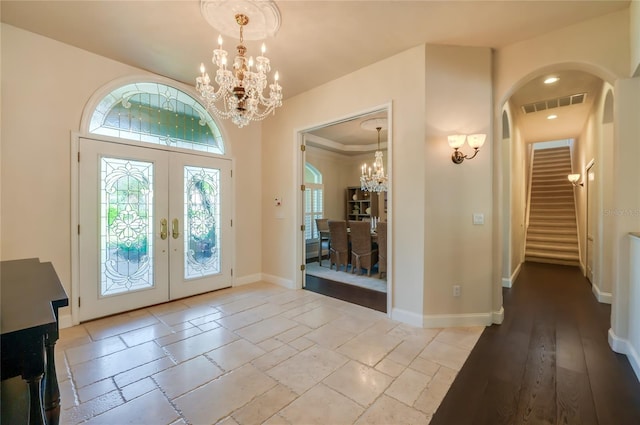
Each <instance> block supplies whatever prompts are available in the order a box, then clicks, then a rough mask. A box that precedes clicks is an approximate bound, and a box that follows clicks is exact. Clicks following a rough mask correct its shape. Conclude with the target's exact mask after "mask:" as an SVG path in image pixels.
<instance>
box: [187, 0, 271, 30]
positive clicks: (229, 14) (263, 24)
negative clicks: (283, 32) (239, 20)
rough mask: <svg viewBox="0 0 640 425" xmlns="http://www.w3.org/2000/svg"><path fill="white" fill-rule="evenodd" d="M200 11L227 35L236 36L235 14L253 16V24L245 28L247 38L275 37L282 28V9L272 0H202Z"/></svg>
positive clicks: (214, 26)
mask: <svg viewBox="0 0 640 425" xmlns="http://www.w3.org/2000/svg"><path fill="white" fill-rule="evenodd" d="M200 12H201V13H202V16H203V17H204V19H205V20H206V21H207V23H209V25H211V26H212V27H213V28H214V29H216V30H218V31H220V33H221V34H222V35H225V36H227V37H236V36H237V34H238V26H237V25H236V20H235V16H236V15H245V16H249V17H251V25H250V26H247V27H246V28H244V39H245V40H263V39H265V38H267V37H273V36H275V35H276V33H277V32H278V30H279V29H280V10H279V9H278V6H276V4H275V2H273V1H271V0H254V1H249V0H202V1H201V3H200Z"/></svg>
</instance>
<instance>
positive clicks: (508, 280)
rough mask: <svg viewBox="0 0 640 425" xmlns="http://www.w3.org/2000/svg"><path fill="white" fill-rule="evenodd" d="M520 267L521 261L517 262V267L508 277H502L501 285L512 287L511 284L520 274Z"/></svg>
mask: <svg viewBox="0 0 640 425" xmlns="http://www.w3.org/2000/svg"><path fill="white" fill-rule="evenodd" d="M521 268H522V263H520V264H518V267H516V269H515V270H514V271H513V273H511V276H509V278H504V277H503V278H502V287H503V288H513V284H514V283H515V281H516V279H517V278H518V275H519V274H520V269H521Z"/></svg>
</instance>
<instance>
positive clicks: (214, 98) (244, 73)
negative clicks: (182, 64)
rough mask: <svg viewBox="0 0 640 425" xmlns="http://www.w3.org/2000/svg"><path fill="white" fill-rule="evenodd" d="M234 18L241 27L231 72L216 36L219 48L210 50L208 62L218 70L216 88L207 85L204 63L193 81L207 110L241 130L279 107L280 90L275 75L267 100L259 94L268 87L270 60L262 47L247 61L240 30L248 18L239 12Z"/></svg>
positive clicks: (220, 41)
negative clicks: (231, 122) (228, 120)
mask: <svg viewBox="0 0 640 425" xmlns="http://www.w3.org/2000/svg"><path fill="white" fill-rule="evenodd" d="M235 18H236V22H237V24H238V25H239V26H240V44H238V46H237V47H236V51H237V56H236V57H235V59H234V61H233V64H232V69H227V55H228V54H227V52H226V50H223V49H222V36H218V48H217V49H215V50H214V51H213V58H212V59H211V62H213V64H214V65H215V66H217V67H218V70H217V71H216V76H215V79H214V81H215V84H217V89H216V88H214V86H212V85H211V84H210V83H211V79H210V78H209V74H207V73H206V70H205V67H204V64H201V65H200V73H201V74H202V75H201V76H200V77H198V78H196V90H197V91H198V93H200V96H202V99H203V100H204V102H205V104H206V107H207V109H208V110H209V111H211V112H212V113H214V114H215V115H216V116H218V117H220V118H223V119H227V118H231V121H233V123H234V124H236V125H237V126H238V127H240V128H242V127H244V126H245V125H247V124H249V122H251V121H259V120H262V119H264V118H265V117H266V116H267V115H269V114H270V113H272V112H275V109H276V108H277V107H279V106H282V87H280V84H278V72H276V73H275V75H274V77H273V83H271V84H269V97H265V96H264V95H263V94H262V92H263V90H264V89H265V88H266V87H267V74H268V73H269V71H270V70H271V66H270V65H269V59H268V58H267V57H266V56H264V53H265V50H266V48H265V45H264V43H263V44H262V53H261V55H260V56H258V57H256V59H255V61H254V60H253V57H249V58H248V59H247V57H246V53H247V48H246V47H245V46H244V44H243V42H244V37H243V28H244V26H245V25H247V24H248V23H249V18H248V17H247V16H246V15H244V14H242V13H238V14H236V15H235Z"/></svg>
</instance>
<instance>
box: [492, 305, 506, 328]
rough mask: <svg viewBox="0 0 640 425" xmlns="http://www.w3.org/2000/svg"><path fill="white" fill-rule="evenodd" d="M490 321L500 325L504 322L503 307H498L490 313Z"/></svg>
mask: <svg viewBox="0 0 640 425" xmlns="http://www.w3.org/2000/svg"><path fill="white" fill-rule="evenodd" d="M492 316H493V317H492V322H493V324H494V325H501V324H502V322H504V307H500V310H499V311H494V312H493V313H492Z"/></svg>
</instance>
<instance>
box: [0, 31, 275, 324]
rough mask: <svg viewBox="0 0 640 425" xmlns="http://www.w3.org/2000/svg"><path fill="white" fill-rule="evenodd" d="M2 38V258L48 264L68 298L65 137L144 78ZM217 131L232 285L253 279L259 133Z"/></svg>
mask: <svg viewBox="0 0 640 425" xmlns="http://www.w3.org/2000/svg"><path fill="white" fill-rule="evenodd" d="M1 31H2V110H3V111H4V113H3V115H2V148H1V157H2V164H1V186H0V187H1V195H2V211H1V215H2V228H1V229H0V230H1V231H2V241H1V245H2V257H1V258H2V259H3V260H9V259H17V258H24V257H39V258H40V259H41V260H42V261H51V262H52V263H53V265H54V267H55V269H56V271H57V272H58V274H59V276H60V279H61V281H62V283H63V285H64V286H65V289H66V290H67V293H68V295H69V296H71V297H76V296H77V294H72V293H71V190H73V189H72V188H71V167H72V164H71V132H73V131H79V126H80V118H81V115H82V111H83V108H84V106H85V104H86V102H87V101H88V100H89V98H90V97H91V95H92V94H93V93H94V92H95V91H96V90H98V89H99V88H100V87H102V86H103V85H105V84H107V83H108V82H110V81H112V80H114V79H117V78H120V77H124V76H129V75H145V73H144V71H142V70H139V69H135V68H132V67H129V66H126V65H123V64H121V63H118V62H115V61H112V60H109V59H105V58H103V57H100V56H97V55H94V54H91V53H88V52H86V51H84V50H80V49H77V48H75V47H71V46H69V45H65V44H62V43H59V42H56V41H53V40H51V39H48V38H44V37H41V36H39V35H36V34H33V33H30V32H26V31H23V30H20V29H17V28H15V27H12V26H10V25H6V24H2V28H1ZM34 64H36V66H34ZM221 127H222V131H223V133H224V134H225V135H226V136H227V137H226V138H227V140H226V142H227V143H228V144H230V146H231V151H232V154H233V157H234V159H235V171H234V176H235V182H234V185H235V196H234V197H235V220H234V224H235V233H236V246H235V249H236V252H241V253H242V254H243V255H242V256H240V255H236V270H235V273H234V274H235V276H236V277H237V278H238V281H239V282H242V281H243V279H244V280H251V279H254V277H255V276H257V277H255V279H259V277H260V275H259V273H260V271H261V269H260V266H261V249H262V246H261V245H260V243H257V242H256V240H259V239H260V235H261V224H262V223H261V221H260V216H261V208H262V202H261V187H260V184H259V182H257V181H256V178H255V176H256V174H255V172H256V170H258V172H259V170H260V167H261V161H260V157H261V149H260V138H261V135H260V127H259V126H251V127H249V128H247V129H244V130H242V131H240V130H237V129H235V128H234V127H231V128H227V127H225V126H224V125H222V126H221ZM258 175H259V174H258ZM251 276H254V277H251ZM63 314H66V312H63Z"/></svg>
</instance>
